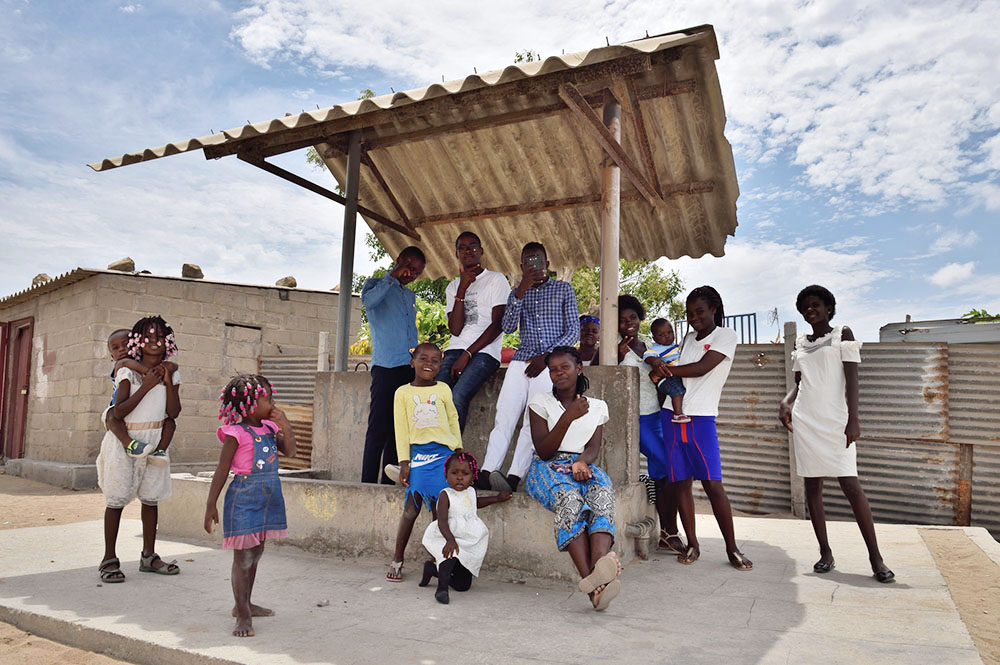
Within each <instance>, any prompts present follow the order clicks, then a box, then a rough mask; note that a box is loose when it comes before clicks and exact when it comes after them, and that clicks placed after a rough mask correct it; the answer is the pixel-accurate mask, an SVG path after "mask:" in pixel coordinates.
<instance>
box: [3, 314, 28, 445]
mask: <svg viewBox="0 0 1000 665" xmlns="http://www.w3.org/2000/svg"><path fill="white" fill-rule="evenodd" d="M5 325H6V327H7V331H6V332H7V334H6V338H7V349H6V353H5V354H4V356H5V358H6V361H7V362H6V365H7V367H6V375H7V376H6V380H5V381H4V391H3V400H2V401H0V406H2V407H3V412H4V417H3V454H4V457H5V458H7V459H17V458H19V457H23V456H24V429H25V424H26V423H27V420H28V390H29V388H30V383H31V339H32V334H33V332H34V328H35V320H34V319H33V318H27V319H20V320H18V321H11V322H10V323H7V324H5Z"/></svg>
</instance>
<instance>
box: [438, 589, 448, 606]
mask: <svg viewBox="0 0 1000 665" xmlns="http://www.w3.org/2000/svg"><path fill="white" fill-rule="evenodd" d="M434 597H435V598H437V602H439V603H441V604H442V605H447V604H448V600H449V598H448V589H438V590H437V591H436V592H435V593H434Z"/></svg>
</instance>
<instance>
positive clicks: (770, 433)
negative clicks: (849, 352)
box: [698, 344, 792, 513]
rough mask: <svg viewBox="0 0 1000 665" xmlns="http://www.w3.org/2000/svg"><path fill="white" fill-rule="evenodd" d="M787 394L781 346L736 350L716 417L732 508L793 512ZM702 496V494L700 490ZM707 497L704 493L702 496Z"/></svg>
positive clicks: (766, 511)
mask: <svg viewBox="0 0 1000 665" xmlns="http://www.w3.org/2000/svg"><path fill="white" fill-rule="evenodd" d="M784 396H785V356H784V346H783V345H780V344H741V345H739V346H738V347H736V356H735V358H734V359H733V367H732V369H731V370H730V372H729V378H728V379H727V380H726V385H725V388H724V389H723V391H722V398H721V399H720V400H719V416H718V418H717V421H716V422H717V423H718V433H719V450H720V452H721V454H722V478H723V480H724V481H725V484H726V492H727V494H728V495H729V499H730V501H731V502H732V504H733V507H734V508H736V509H738V510H742V511H744V512H748V513H788V512H790V510H791V501H792V497H791V490H790V486H789V458H788V436H787V434H786V433H785V429H784V428H783V427H782V426H781V425H780V423H778V402H780V401H781V399H782V398H783V397H784ZM698 492H699V493H701V489H700V487H699V488H698ZM701 496H702V498H705V497H704V494H701Z"/></svg>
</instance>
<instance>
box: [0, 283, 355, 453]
mask: <svg viewBox="0 0 1000 665" xmlns="http://www.w3.org/2000/svg"><path fill="white" fill-rule="evenodd" d="M283 297H285V298H286V299H283ZM337 299H338V296H337V294H335V293H324V292H310V291H298V290H296V289H278V288H269V287H255V286H241V285H235V284H224V283H215V282H207V281H201V280H193V279H181V278H165V277H156V276H151V275H130V274H122V275H115V274H104V273H100V274H97V275H94V276H91V277H88V278H86V279H83V280H82V281H79V282H76V283H73V284H68V285H66V286H63V287H60V288H58V289H55V290H52V291H50V292H48V293H43V294H40V295H38V296H36V297H33V298H31V299H29V300H26V301H24V302H21V303H17V304H14V305H9V306H6V307H0V320H2V321H11V320H15V319H20V318H24V317H26V316H32V317H34V320H35V324H34V325H35V328H34V343H33V348H32V353H31V384H30V389H29V390H30V398H29V401H28V419H27V427H26V435H25V447H24V451H25V457H26V458H31V459H32V460H35V461H39V462H46V461H51V462H64V463H72V464H90V463H92V462H93V460H94V459H95V457H96V456H97V452H98V449H99V447H100V441H101V438H102V436H103V428H102V427H101V425H100V423H99V418H98V414H100V412H101V410H102V409H103V408H104V407H105V406H106V405H107V403H108V401H109V399H110V396H111V382H110V380H109V377H108V374H109V372H110V371H111V362H110V359H109V357H108V351H107V346H106V340H107V336H108V334H109V333H111V331H113V330H115V329H116V328H131V327H132V325H133V324H134V323H135V321H136V320H138V319H139V318H141V317H142V316H147V315H151V314H160V315H162V316H163V317H164V318H165V319H166V320H167V322H168V323H169V324H170V325H171V326H172V327H173V328H174V331H175V332H176V334H177V345H178V347H179V348H180V353H179V355H178V356H177V358H176V360H177V362H178V364H179V365H180V366H181V370H180V371H181V378H182V380H183V387H182V389H181V405H182V407H183V411H182V413H181V417H180V419H179V420H178V426H177V435H176V437H175V439H174V443H173V444H172V445H171V457H172V459H173V460H174V461H176V462H209V461H214V460H216V459H218V443H217V441H216V439H215V428H216V427H217V426H218V420H217V413H218V394H219V389H220V388H221V387H222V385H224V384H225V382H226V381H228V379H229V376H230V375H231V374H232V373H234V372H235V371H255V370H256V367H257V358H258V357H259V356H260V355H279V354H288V355H313V354H315V353H316V346H317V340H318V334H319V332H320V331H334V330H335V328H336V319H337ZM354 300H355V303H354V309H353V314H352V322H351V327H352V329H355V330H356V329H357V328H358V326H359V325H360V299H357V298H355V299H354ZM279 389H280V388H279Z"/></svg>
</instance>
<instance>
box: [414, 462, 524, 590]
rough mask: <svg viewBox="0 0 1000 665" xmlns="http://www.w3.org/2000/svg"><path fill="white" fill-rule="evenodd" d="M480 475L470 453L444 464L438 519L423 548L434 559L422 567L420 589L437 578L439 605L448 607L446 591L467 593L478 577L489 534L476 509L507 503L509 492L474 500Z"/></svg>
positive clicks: (431, 525) (427, 531)
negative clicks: (475, 483)
mask: <svg viewBox="0 0 1000 665" xmlns="http://www.w3.org/2000/svg"><path fill="white" fill-rule="evenodd" d="M478 472H479V465H478V464H477V463H476V458H475V457H474V456H473V455H472V454H471V453H465V452H461V451H456V452H454V453H452V454H451V455H450V456H449V457H448V459H447V460H445V463H444V473H445V479H446V480H447V481H448V487H445V488H444V489H443V490H441V493H440V494H439V495H438V500H437V519H436V520H435V521H433V522H431V523H430V524H428V525H427V530H426V531H424V538H423V541H422V542H423V545H424V547H425V548H427V551H428V552H430V554H431V556H433V557H434V561H428V562H427V563H425V564H424V575H423V578H422V579H421V580H420V586H427V585H428V584H430V581H431V578H432V577H437V578H438V588H437V591H436V592H435V593H434V597H435V598H437V600H438V602H439V603H444V604H445V605H447V604H448V600H449V599H448V587H449V586H451V588H452V589H454V590H455V591H468V590H469V587H471V586H472V578H473V577H478V576H479V569H480V567H481V566H482V565H483V557H485V556H486V548H487V546H488V545H489V540H490V532H489V529H487V528H486V524H484V523H483V521H482V520H481V519H479V515H478V514H477V513H476V510H477V509H478V508H483V507H485V506H490V505H493V504H494V503H501V502H503V501H507V500H508V499H510V497H511V493H510V492H500V493H499V494H497V495H496V496H488V497H477V496H476V490H475V488H474V487H473V486H472V483H473V482H474V481H475V479H476V475H477V474H478Z"/></svg>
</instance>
